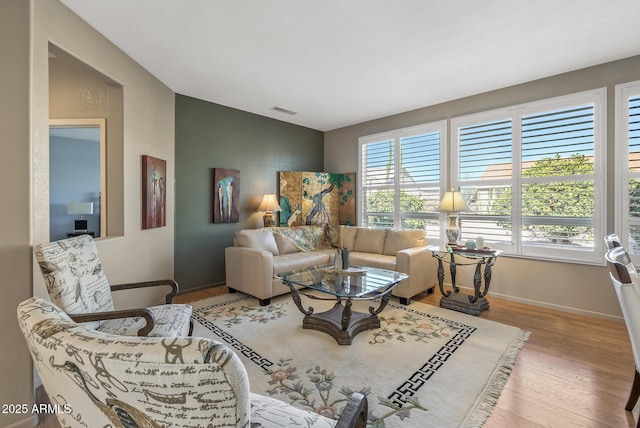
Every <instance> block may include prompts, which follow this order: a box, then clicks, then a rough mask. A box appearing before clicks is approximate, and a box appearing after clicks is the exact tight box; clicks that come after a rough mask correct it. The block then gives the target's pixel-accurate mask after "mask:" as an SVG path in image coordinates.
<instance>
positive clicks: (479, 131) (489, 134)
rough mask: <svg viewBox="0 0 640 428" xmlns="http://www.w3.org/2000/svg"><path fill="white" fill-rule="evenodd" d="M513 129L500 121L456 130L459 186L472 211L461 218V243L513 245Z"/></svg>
mask: <svg viewBox="0 0 640 428" xmlns="http://www.w3.org/2000/svg"><path fill="white" fill-rule="evenodd" d="M512 128H513V126H512V120H511V119H500V120H495V121H486V122H480V123H474V124H470V125H465V126H462V127H460V128H459V129H458V147H459V154H458V161H459V167H458V183H459V184H460V192H461V194H462V196H463V198H464V199H465V201H466V202H467V205H468V206H469V208H470V209H471V211H470V212H467V213H461V215H460V219H461V220H460V222H461V224H460V228H461V231H462V235H461V240H462V241H465V240H471V239H474V238H475V237H476V236H483V237H484V238H485V240H486V241H487V242H492V243H494V244H495V243H503V244H506V245H510V244H511V243H512V242H511V233H510V229H511V224H512V219H511V216H512V207H511V179H512V177H511V175H512V133H513V129H512Z"/></svg>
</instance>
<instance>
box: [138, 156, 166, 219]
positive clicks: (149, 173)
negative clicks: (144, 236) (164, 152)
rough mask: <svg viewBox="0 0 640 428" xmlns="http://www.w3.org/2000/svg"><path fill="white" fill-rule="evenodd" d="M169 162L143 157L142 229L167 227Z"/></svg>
mask: <svg viewBox="0 0 640 428" xmlns="http://www.w3.org/2000/svg"><path fill="white" fill-rule="evenodd" d="M166 185H167V161H164V160H162V159H158V158H154V157H153V156H147V155H142V228H143V229H152V228H154V227H163V226H166V225H167V189H166Z"/></svg>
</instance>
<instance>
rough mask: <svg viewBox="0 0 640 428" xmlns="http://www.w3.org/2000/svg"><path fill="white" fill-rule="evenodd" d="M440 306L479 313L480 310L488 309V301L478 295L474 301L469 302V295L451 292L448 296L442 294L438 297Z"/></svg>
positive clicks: (467, 312) (474, 313) (470, 313)
mask: <svg viewBox="0 0 640 428" xmlns="http://www.w3.org/2000/svg"><path fill="white" fill-rule="evenodd" d="M440 307H441V308H446V309H453V310H454V311H458V312H464V313H465V314H469V315H480V313H481V312H482V311H486V310H487V309H489V301H488V300H487V299H486V298H484V297H480V298H478V300H476V301H475V303H471V302H470V301H469V295H467V294H462V293H453V294H451V295H449V296H448V297H447V296H442V297H441V298H440Z"/></svg>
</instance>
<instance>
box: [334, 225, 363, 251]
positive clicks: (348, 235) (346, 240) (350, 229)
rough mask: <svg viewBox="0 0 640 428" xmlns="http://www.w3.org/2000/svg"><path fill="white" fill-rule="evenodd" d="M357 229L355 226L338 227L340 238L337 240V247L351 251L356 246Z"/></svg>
mask: <svg viewBox="0 0 640 428" xmlns="http://www.w3.org/2000/svg"><path fill="white" fill-rule="evenodd" d="M357 234H358V228H357V227H356V226H340V237H339V238H338V241H339V242H338V246H339V247H341V248H347V249H349V250H353V248H354V246H355V244H356V235H357Z"/></svg>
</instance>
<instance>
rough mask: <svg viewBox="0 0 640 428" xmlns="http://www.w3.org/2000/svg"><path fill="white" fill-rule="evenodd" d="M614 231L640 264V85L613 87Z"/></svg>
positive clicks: (639, 83) (632, 257) (634, 260)
mask: <svg viewBox="0 0 640 428" xmlns="http://www.w3.org/2000/svg"><path fill="white" fill-rule="evenodd" d="M615 207H616V213H615V215H616V222H615V223H616V224H615V227H616V231H617V233H618V235H620V239H621V241H622V245H623V246H625V247H626V248H628V250H629V253H630V255H631V259H632V260H633V262H634V263H635V264H638V263H640V81H638V82H633V83H628V84H624V85H618V86H616V203H615Z"/></svg>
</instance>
